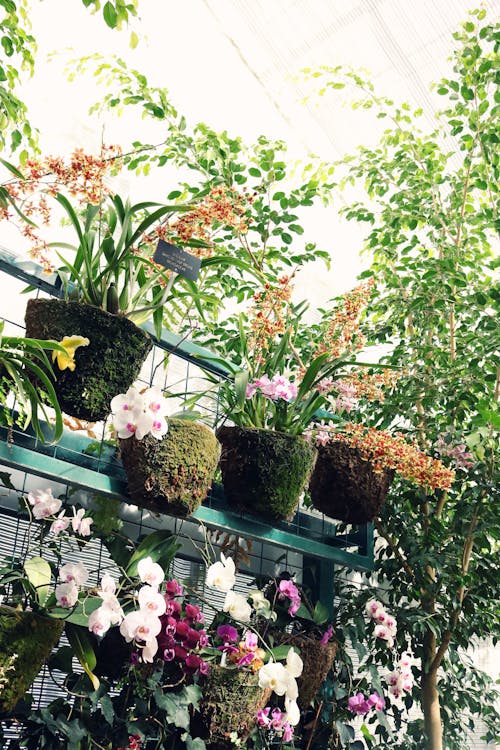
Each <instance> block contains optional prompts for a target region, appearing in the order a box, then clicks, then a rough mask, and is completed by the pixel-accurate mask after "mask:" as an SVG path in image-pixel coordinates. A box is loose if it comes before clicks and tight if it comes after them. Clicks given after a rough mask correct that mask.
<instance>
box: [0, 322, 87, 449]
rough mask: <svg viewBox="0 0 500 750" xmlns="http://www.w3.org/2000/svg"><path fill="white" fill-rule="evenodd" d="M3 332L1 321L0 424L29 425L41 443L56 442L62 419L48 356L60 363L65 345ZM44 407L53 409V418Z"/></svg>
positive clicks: (61, 427) (24, 426) (25, 426)
mask: <svg viewBox="0 0 500 750" xmlns="http://www.w3.org/2000/svg"><path fill="white" fill-rule="evenodd" d="M3 329H4V321H0V407H1V408H0V424H3V425H5V426H6V427H12V426H13V425H14V423H16V424H18V425H19V426H20V427H21V428H22V429H23V430H26V429H27V428H28V426H29V425H31V426H32V427H33V430H34V432H35V435H36V437H37V438H38V439H39V440H41V441H42V442H43V443H45V442H57V440H59V439H60V438H61V436H62V432H63V420H62V414H61V409H60V407H59V402H58V400H57V395H56V393H55V391H54V385H53V381H54V371H53V364H52V362H51V360H50V358H49V356H48V355H49V354H50V352H52V361H54V360H56V361H57V362H58V363H59V361H60V358H62V357H66V356H68V351H67V348H66V347H65V342H64V341H62V342H56V341H43V340H40V339H30V338H24V337H19V336H5V335H4V334H3ZM73 367H74V361H73ZM33 378H36V380H33ZM11 393H12V394H13V395H14V397H15V401H14V403H13V404H12V406H11V405H10V404H9V403H8V397H9V394H11ZM45 402H46V405H45ZM46 406H48V407H50V408H51V409H52V410H53V418H52V419H51V418H50V415H49V413H48V412H47V408H46ZM14 408H15V409H16V410H17V415H15V414H14V413H13V409H14ZM40 417H43V420H44V422H45V425H44V426H42V423H41V419H40ZM47 433H48V434H47Z"/></svg>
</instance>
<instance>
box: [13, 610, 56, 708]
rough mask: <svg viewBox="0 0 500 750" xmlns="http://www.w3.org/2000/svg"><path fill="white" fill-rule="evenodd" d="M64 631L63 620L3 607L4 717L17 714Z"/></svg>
mask: <svg viewBox="0 0 500 750" xmlns="http://www.w3.org/2000/svg"><path fill="white" fill-rule="evenodd" d="M63 630H64V621H63V620H54V619H51V618H49V617H41V616H40V615H37V614H35V613H34V612H21V611H18V610H10V611H7V607H1V606H0V714H9V713H11V712H12V711H13V709H14V707H15V705H16V703H17V702H18V701H19V700H20V699H21V698H22V697H23V696H24V695H25V693H26V692H27V690H28V689H29V687H30V685H31V683H32V682H33V680H34V679H35V677H36V676H37V675H38V673H39V672H40V670H41V668H42V666H43V664H44V662H45V660H46V659H47V658H48V656H49V655H50V652H51V651H52V649H53V648H54V646H55V645H56V644H57V643H58V641H59V638H60V637H61V634H62V631H63Z"/></svg>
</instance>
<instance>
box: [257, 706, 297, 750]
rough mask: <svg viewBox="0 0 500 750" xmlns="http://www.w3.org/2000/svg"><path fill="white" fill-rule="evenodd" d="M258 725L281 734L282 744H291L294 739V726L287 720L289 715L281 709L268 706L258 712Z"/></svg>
mask: <svg viewBox="0 0 500 750" xmlns="http://www.w3.org/2000/svg"><path fill="white" fill-rule="evenodd" d="M257 724H258V725H259V726H260V727H262V728H263V729H268V730H274V731H275V732H277V733H278V732H279V733H280V736H281V740H282V742H291V740H292V739H293V726H292V725H291V724H290V722H289V721H288V719H287V714H286V713H284V712H283V711H280V710H279V708H273V709H272V712H271V707H270V706H267V707H266V708H262V709H261V710H260V711H258V712H257Z"/></svg>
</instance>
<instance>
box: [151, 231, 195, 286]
mask: <svg viewBox="0 0 500 750" xmlns="http://www.w3.org/2000/svg"><path fill="white" fill-rule="evenodd" d="M153 260H154V261H156V263H161V265H162V266H165V268H170V269H171V270H172V271H175V272H176V273H180V274H181V276H185V277H186V278H187V279H191V281H196V279H197V278H198V274H199V272H200V266H201V259H200V258H197V257H196V256H195V255H190V254H189V253H186V251H185V250H182V248H180V247H177V245H171V244H170V242H165V240H158V246H157V248H156V250H155V254H154V255H153Z"/></svg>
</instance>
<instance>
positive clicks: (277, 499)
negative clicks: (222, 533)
mask: <svg viewBox="0 0 500 750" xmlns="http://www.w3.org/2000/svg"><path fill="white" fill-rule="evenodd" d="M217 437H218V438H219V440H220V441H221V443H222V455H221V460H220V467H221V472H222V483H223V485H224V495H225V497H226V500H227V502H228V503H229V504H230V505H232V506H233V507H236V508H237V509H238V510H242V511H245V512H247V513H252V514H253V515H256V516H262V517H264V518H266V519H269V520H277V519H290V518H292V517H293V515H294V513H295V510H296V508H297V504H298V501H299V497H300V493H301V492H302V490H303V489H304V487H305V486H306V485H307V482H308V481H309V477H310V474H311V471H312V468H313V466H314V461H315V458H316V449H315V448H314V447H313V446H311V445H310V444H309V443H308V442H306V440H304V438H302V437H300V436H298V435H289V434H287V433H284V432H275V431H273V430H256V429H245V428H242V427H222V428H221V429H220V430H219V432H218V433H217Z"/></svg>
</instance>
